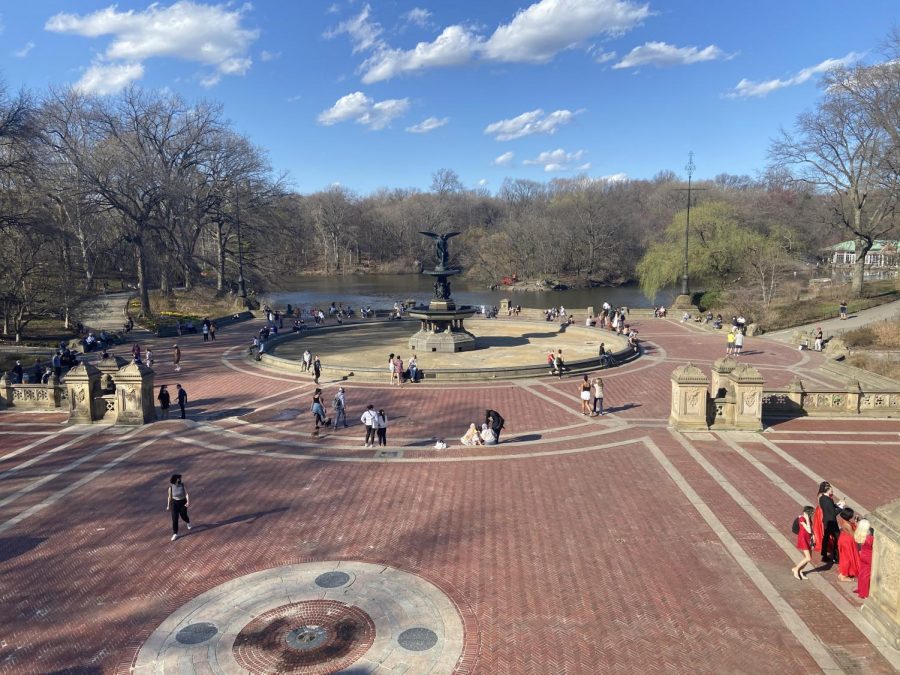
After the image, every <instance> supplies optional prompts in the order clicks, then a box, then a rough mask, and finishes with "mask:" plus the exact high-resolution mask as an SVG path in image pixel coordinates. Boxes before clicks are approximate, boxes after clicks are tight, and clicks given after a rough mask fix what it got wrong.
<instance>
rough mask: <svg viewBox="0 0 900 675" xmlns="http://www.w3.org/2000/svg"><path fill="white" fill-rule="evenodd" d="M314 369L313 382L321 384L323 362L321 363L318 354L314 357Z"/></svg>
mask: <svg viewBox="0 0 900 675" xmlns="http://www.w3.org/2000/svg"><path fill="white" fill-rule="evenodd" d="M312 369H313V381H314V382H315V383H316V384H319V377H321V375H322V362H321V361H319V355H318V354H316V355H315V356H313V362H312Z"/></svg>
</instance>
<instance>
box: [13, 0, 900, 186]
mask: <svg viewBox="0 0 900 675" xmlns="http://www.w3.org/2000/svg"><path fill="white" fill-rule="evenodd" d="M850 7H851V6H850V5H847V3H842V2H837V1H836V0H833V1H832V0H827V1H825V2H808V1H795V2H783V1H781V2H768V1H765V0H762V1H757V2H747V1H745V2H723V1H722V0H717V1H700V0H698V1H695V2H694V1H692V2H685V1H681V2H676V1H675V0H669V1H655V0H654V1H651V2H648V3H643V2H632V1H631V0H538V1H536V2H531V3H529V2H528V1H527V0H493V1H492V2H483V1H472V0H456V1H452V2H451V1H448V0H441V1H437V0H411V1H409V2H407V1H406V0H393V1H386V2H378V1H377V0H372V1H371V2H369V3H365V2H362V1H361V0H356V1H351V0H343V1H338V2H329V1H326V2H315V1H313V0H295V1H291V0H257V1H255V2H253V3H240V2H223V3H216V2H201V1H200V0H195V1H186V0H185V1H182V2H165V1H164V2H159V3H155V4H152V5H151V4H150V3H148V2H131V1H130V0H120V1H119V2H118V3H116V4H112V3H110V2H98V1H93V0H65V1H63V0H32V1H31V2H21V1H19V0H0V77H2V78H3V79H4V80H5V81H6V83H7V85H8V86H9V87H11V88H13V89H17V88H19V87H23V86H24V87H27V88H30V89H32V90H34V91H36V92H38V93H39V92H40V91H42V90H43V89H45V88H46V87H47V86H68V85H72V86H77V87H80V88H82V89H84V90H86V91H93V92H97V93H112V92H115V91H116V90H117V89H118V88H120V87H122V86H125V85H126V84H128V83H130V82H137V83H140V84H141V85H143V86H147V87H157V88H163V87H166V88H169V89H170V90H172V91H175V92H178V93H180V94H181V95H183V96H184V97H186V98H188V99H189V100H194V99H199V98H208V99H213V100H218V101H221V102H222V103H223V105H224V109H225V115H226V116H227V117H228V118H229V119H230V120H231V121H232V122H233V123H234V126H235V127H236V128H237V129H238V130H239V131H241V132H242V133H245V134H247V135H248V136H249V137H250V138H251V139H252V140H253V141H254V142H255V143H256V144H258V145H260V146H262V147H264V148H266V149H267V150H268V151H269V154H270V158H271V161H272V164H273V167H274V168H275V169H276V171H287V172H289V174H290V182H291V184H292V185H293V187H294V188H295V189H297V190H300V191H302V192H311V191H315V190H318V189H322V188H325V187H328V186H329V185H331V184H333V183H340V184H342V185H344V186H346V187H347V188H350V189H352V190H355V191H358V192H360V193H368V192H371V191H374V190H376V189H378V188H380V187H389V188H394V187H414V188H422V189H427V187H428V186H429V185H430V183H431V174H432V173H433V172H434V171H435V170H437V169H440V168H448V169H453V170H454V171H456V172H457V173H458V174H459V175H460V178H461V179H462V181H463V183H464V184H465V185H466V186H467V187H477V186H479V185H482V186H483V187H485V188H486V189H488V190H491V191H494V190H496V189H497V188H499V187H500V184H501V183H502V181H503V179H504V177H507V176H509V177H513V178H529V179H532V180H540V181H544V180H549V179H551V178H554V177H571V176H575V175H578V174H580V173H584V174H587V175H588V176H591V177H594V178H600V177H621V176H627V177H629V178H649V177H652V176H653V174H655V173H656V172H657V171H659V170H663V169H671V170H673V171H676V172H677V173H679V174H682V173H683V168H684V165H685V164H686V163H687V154H688V151H690V150H693V151H694V153H695V163H696V166H697V171H696V174H695V176H696V177H698V178H705V177H712V176H714V175H716V174H718V173H722V172H728V173H738V174H739V173H748V174H751V175H755V174H756V172H757V171H759V170H761V169H763V168H764V167H765V164H766V151H767V147H768V143H769V139H770V138H771V137H772V136H773V135H774V134H776V133H777V131H778V128H779V127H780V126H790V125H791V124H792V122H793V120H794V118H795V117H796V115H797V113H799V112H801V111H802V110H804V109H807V108H809V107H810V106H811V105H813V104H814V103H815V101H816V98H817V96H818V94H819V92H818V90H817V88H816V81H817V79H818V77H819V73H820V72H821V71H822V70H823V69H825V68H827V67H828V65H829V64H832V63H836V62H852V61H854V60H858V59H861V60H863V61H865V62H872V61H875V60H877V59H878V58H879V55H878V46H879V44H880V43H881V42H882V40H883V39H884V38H885V37H886V35H887V33H888V31H889V30H890V28H891V26H892V25H895V24H896V23H898V21H900V19H898V17H900V11H898V8H900V6H898V4H897V2H896V0H871V1H867V2H861V3H858V4H855V5H852V7H853V10H852V11H851V9H850ZM851 13H852V16H851Z"/></svg>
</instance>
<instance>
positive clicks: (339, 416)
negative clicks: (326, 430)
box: [331, 387, 348, 429]
mask: <svg viewBox="0 0 900 675" xmlns="http://www.w3.org/2000/svg"><path fill="white" fill-rule="evenodd" d="M331 403H332V407H333V408H334V427H335V429H336V428H337V426H338V425H339V424H341V423H342V422H343V424H344V428H345V429H346V428H347V426H348V424H347V413H346V410H345V406H346V403H347V401H346V399H345V398H344V388H343V387H338V390H337V393H336V394H335V395H334V400H333V401H332V402H331Z"/></svg>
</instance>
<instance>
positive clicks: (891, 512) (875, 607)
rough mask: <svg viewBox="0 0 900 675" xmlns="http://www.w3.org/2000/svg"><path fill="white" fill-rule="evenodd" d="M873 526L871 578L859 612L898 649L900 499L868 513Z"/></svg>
mask: <svg viewBox="0 0 900 675" xmlns="http://www.w3.org/2000/svg"><path fill="white" fill-rule="evenodd" d="M869 522H870V523H871V524H872V527H873V528H874V530H875V547H874V550H873V551H872V580H871V585H870V587H869V597H868V599H866V604H864V605H863V608H862V612H863V614H864V615H865V616H866V618H867V619H868V620H869V622H870V623H872V624H873V625H874V626H875V627H876V628H877V629H878V630H879V632H881V634H882V635H883V636H884V637H885V639H886V640H887V641H888V643H889V644H890V645H891V646H892V647H893V648H894V649H900V499H898V500H896V501H894V502H891V503H890V504H885V505H884V506H879V507H878V508H877V509H875V510H874V511H873V512H872V513H870V514H869Z"/></svg>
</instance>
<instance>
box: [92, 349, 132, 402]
mask: <svg viewBox="0 0 900 675" xmlns="http://www.w3.org/2000/svg"><path fill="white" fill-rule="evenodd" d="M128 363H129V361H128V359H123V358H122V357H121V356H115V355H110V356H107V357H106V358H105V359H100V360H99V361H97V364H96V365H97V370H99V371H100V391H102V392H103V393H104V394H111V393H112V392H114V391H115V389H116V374H117V373H118V372H119V370H120V369H121V368H122V367H124V366H127V365H128Z"/></svg>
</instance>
